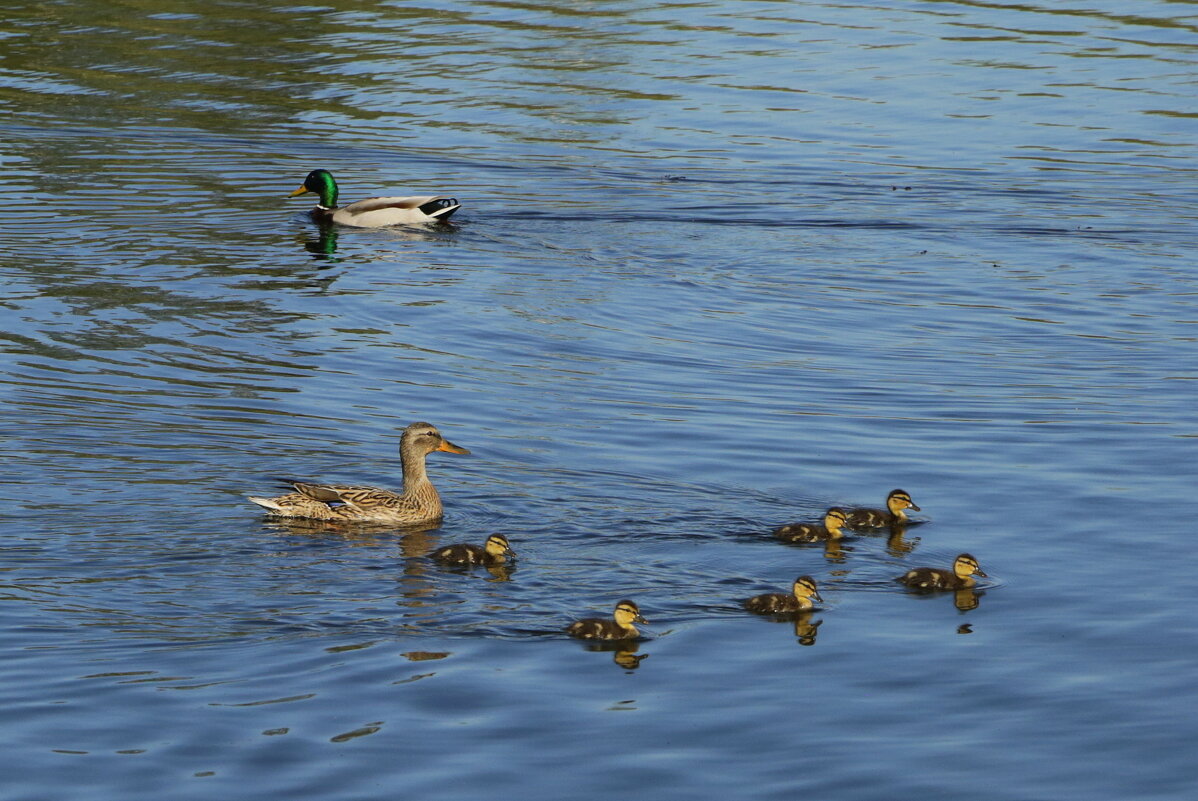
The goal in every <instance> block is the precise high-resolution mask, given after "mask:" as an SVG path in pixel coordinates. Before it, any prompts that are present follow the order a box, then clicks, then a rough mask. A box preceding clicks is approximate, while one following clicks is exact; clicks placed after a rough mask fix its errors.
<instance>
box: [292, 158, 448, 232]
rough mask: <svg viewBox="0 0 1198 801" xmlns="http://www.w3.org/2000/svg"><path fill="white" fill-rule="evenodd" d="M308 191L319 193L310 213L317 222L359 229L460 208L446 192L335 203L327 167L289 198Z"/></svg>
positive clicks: (434, 218) (422, 219) (430, 218)
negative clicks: (339, 204)
mask: <svg viewBox="0 0 1198 801" xmlns="http://www.w3.org/2000/svg"><path fill="white" fill-rule="evenodd" d="M308 192H314V193H315V194H317V195H319V196H320V202H319V203H317V204H316V207H315V208H313V209H312V216H313V217H315V218H316V219H317V221H319V222H324V223H329V222H334V223H338V224H340V225H352V226H355V227H358V228H380V227H382V226H385V225H402V224H405V223H430V222H441V221H444V220H447V219H449V217H450V216H451V215H452V214H453V213H454V212H455V211H457V210H458V209H459V208H461V205H462V204H460V203H458V201H457V200H456V199H454V198H451V197H446V196H445V195H422V196H419V197H372V198H367V199H366V200H359V201H358V202H357V203H350V204H349V205H348V206H341V207H338V206H337V194H338V192H337V182H336V181H335V180H333V174H332V173H330V172H329V171H328V170H312V172H310V173H308V176H307V177H306V178H304V183H303V184H302V185H301V186H300V188H299V189H296V190H295V191H294V192H292V193H291V194H290V195H289V196H288V197H296V196H297V195H303V194H306V193H308Z"/></svg>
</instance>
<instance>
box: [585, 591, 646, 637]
mask: <svg viewBox="0 0 1198 801" xmlns="http://www.w3.org/2000/svg"><path fill="white" fill-rule="evenodd" d="M648 622H649V621H647V620H645V618H643V617H641V610H640V608H639V607H638V606H637V605H636V604H634V603H633V602H632V601H629V600H623V601H620V602H619V603H617V604H616V611H615V620H605V619H604V618H600V617H588V618H584V619H582V620H576V621H574V622H573V623H571V624H570V625H569V626H567V627H566V633H567V634H569V635H570V636H571V637H579V638H581V639H584V640H630V639H632V638H633V637H639V636H640V632H639V631H637V629H636V626H634V625H632V624H633V623H648Z"/></svg>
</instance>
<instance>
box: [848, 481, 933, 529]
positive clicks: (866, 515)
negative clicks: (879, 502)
mask: <svg viewBox="0 0 1198 801" xmlns="http://www.w3.org/2000/svg"><path fill="white" fill-rule="evenodd" d="M908 509H911V510H913V511H916V512H918V511H920V508H919V507H918V506H916V505H915V501H913V500H911V496H910V495H909V494H908V493H907V491H906V490H901V489H896V490H891V491H890V494H889V495H887V496H886V508H885V509H851V510H850V511H848V512H847V513H846V514H845V524H846V525H847V526H848V527H849V528H885V527H886V526H890V525H893V524H895V523H905V522H907V510H908Z"/></svg>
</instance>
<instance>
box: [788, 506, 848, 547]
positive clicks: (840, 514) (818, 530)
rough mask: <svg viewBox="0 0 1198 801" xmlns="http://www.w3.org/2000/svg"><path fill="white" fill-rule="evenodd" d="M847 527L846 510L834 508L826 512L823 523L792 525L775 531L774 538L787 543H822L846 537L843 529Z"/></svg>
mask: <svg viewBox="0 0 1198 801" xmlns="http://www.w3.org/2000/svg"><path fill="white" fill-rule="evenodd" d="M844 525H845V513H844V510H843V509H841V508H840V507H838V506H833V507H832V508H831V509H829V510H828V511H826V512H824V522H823V523H822V524H821V523H790V524H789V525H785V526H781V527H779V528H776V529H774V536H775V537H777V538H778V539H780V540H786V541H787V542H822V541H823V540H835V539H839V538H840V537H843V536H844V532H843V531H841V529H843V528H844Z"/></svg>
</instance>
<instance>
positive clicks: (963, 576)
mask: <svg viewBox="0 0 1198 801" xmlns="http://www.w3.org/2000/svg"><path fill="white" fill-rule="evenodd" d="M974 576H982V577H983V578H989V577H988V576H986V574H985V573H983V572H982V569H981V568H980V567H978V560H977V559H974V558H973V557H972V556H970V555H969V554H967V553H963V554H961V555H960V556H958V557H957V558H956V559H955V560H954V561H953V569H952V570H944V569H942V568H938V567H917V568H914V569H913V570H908V571H907V572H906V573H904V574H903V575H901V576H899V577H898V580H899V581H901V582H902V583H903V584H906V585H907V586H908V587H912V588H914V589H917V590H963V589H967V588H969V587H972V586H974V585H975V584H977V582H976V581H974V579H973V577H974Z"/></svg>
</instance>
